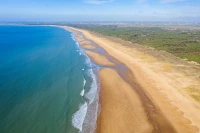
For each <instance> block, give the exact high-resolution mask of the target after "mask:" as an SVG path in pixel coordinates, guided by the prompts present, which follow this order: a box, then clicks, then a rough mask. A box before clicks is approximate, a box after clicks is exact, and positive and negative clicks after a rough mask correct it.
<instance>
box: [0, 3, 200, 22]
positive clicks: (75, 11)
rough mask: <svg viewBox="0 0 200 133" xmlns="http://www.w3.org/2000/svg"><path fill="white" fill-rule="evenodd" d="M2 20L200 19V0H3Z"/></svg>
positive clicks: (0, 18) (0, 6)
mask: <svg viewBox="0 0 200 133" xmlns="http://www.w3.org/2000/svg"><path fill="white" fill-rule="evenodd" d="M0 21H197V22H200V0H0Z"/></svg>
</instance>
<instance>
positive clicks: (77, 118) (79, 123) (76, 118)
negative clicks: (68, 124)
mask: <svg viewBox="0 0 200 133" xmlns="http://www.w3.org/2000/svg"><path fill="white" fill-rule="evenodd" d="M87 108H88V106H87V103H86V102H85V103H84V104H83V105H81V106H80V107H79V110H78V111H77V112H76V113H75V114H74V115H73V117H72V124H73V126H74V127H75V128H77V129H79V131H80V132H81V131H82V128H83V122H84V120H85V116H86V113H87Z"/></svg>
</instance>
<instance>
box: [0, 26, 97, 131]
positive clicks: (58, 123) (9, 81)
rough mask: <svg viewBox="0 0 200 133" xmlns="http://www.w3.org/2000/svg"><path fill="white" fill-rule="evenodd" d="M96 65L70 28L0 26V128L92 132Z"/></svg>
mask: <svg viewBox="0 0 200 133" xmlns="http://www.w3.org/2000/svg"><path fill="white" fill-rule="evenodd" d="M98 70H99V67H98V66H97V65H96V64H94V63H93V62H92V61H91V59H90V58H89V57H88V56H87V55H86V54H85V52H84V49H82V48H81V47H80V46H79V43H78V42H77V41H76V40H75V37H74V35H73V33H71V32H69V31H67V30H65V29H63V28H60V27H56V26H23V25H21V26H19V25H15V26H10V25H7V26H6V25H4V26H3V25H1V26H0V133H93V132H94V131H95V128H96V119H97V115H98V112H99V99H98V93H99V78H98V77H99V76H98Z"/></svg>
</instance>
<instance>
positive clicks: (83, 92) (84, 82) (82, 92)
mask: <svg viewBox="0 0 200 133" xmlns="http://www.w3.org/2000/svg"><path fill="white" fill-rule="evenodd" d="M85 84H86V80H85V79H84V81H83V90H82V91H81V93H80V95H81V96H84V94H85V89H84V88H85Z"/></svg>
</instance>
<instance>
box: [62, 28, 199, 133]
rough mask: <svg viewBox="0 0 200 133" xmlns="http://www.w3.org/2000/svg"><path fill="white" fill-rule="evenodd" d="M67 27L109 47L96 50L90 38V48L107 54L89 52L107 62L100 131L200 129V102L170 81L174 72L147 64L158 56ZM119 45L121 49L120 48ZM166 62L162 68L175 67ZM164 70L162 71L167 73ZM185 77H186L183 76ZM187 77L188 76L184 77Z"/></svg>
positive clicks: (101, 99)
mask: <svg viewBox="0 0 200 133" xmlns="http://www.w3.org/2000/svg"><path fill="white" fill-rule="evenodd" d="M63 28H67V30H71V31H72V32H73V33H75V36H76V40H77V41H79V43H80V45H81V47H84V46H82V45H84V44H86V42H85V43H81V41H83V40H87V39H88V40H92V41H93V42H95V43H96V44H98V45H99V46H101V47H102V48H103V49H104V50H106V51H109V53H106V52H105V51H103V52H101V51H95V49H94V44H89V43H88V42H87V45H93V46H90V47H88V46H87V50H88V51H90V52H96V53H98V52H99V53H100V54H101V55H103V56H104V57H102V56H100V55H98V54H88V56H90V57H91V58H92V59H93V61H94V62H95V63H97V64H99V65H102V66H103V68H102V69H101V70H100V72H99V75H100V80H101V82H100V84H101V90H100V104H101V112H100V115H99V117H98V120H97V132H98V133H101V132H104V133H106V132H109V133H112V132H145V133H146V132H152V131H153V132H160V131H161V132H198V131H199V130H198V128H199V127H200V118H199V117H198V113H199V110H198V107H199V104H197V103H195V101H194V100H192V99H191V98H190V97H189V96H187V95H185V93H184V92H178V91H179V90H176V87H177V86H170V85H171V84H170V85H169V84H168V83H167V82H166V81H169V79H168V78H169V77H170V76H171V75H168V76H169V77H166V76H164V77H162V76H163V75H161V73H159V74H160V75H156V74H155V72H154V71H152V68H149V67H148V66H147V63H149V64H151V63H152V64H153V63H154V62H157V60H156V61H155V59H154V58H153V57H151V56H149V55H144V54H143V53H141V52H140V51H137V49H135V50H132V49H131V50H130V49H128V48H125V47H123V46H122V45H120V44H117V42H114V41H111V40H109V39H105V38H102V37H100V36H97V35H95V34H92V33H90V32H88V31H85V30H80V29H75V28H69V27H63ZM77 31H78V32H81V33H82V34H83V35H84V38H83V37H81V36H80V35H77V34H76V32H77ZM108 44H110V45H108ZM96 47H97V46H96ZM119 48H121V49H120V50H119ZM127 49H128V50H127ZM130 51H131V54H130V53H129V52H130ZM86 54H87V52H86ZM131 55H137V56H138V57H139V56H141V58H139V59H140V60H139V59H138V58H137V57H136V58H133V56H132V57H131ZM105 57H106V58H107V59H108V60H109V61H110V62H109V61H108V60H106V59H105ZM113 57H115V58H117V60H116V59H114V58H113ZM105 60H106V61H105ZM144 61H146V62H144ZM113 63H114V64H115V65H116V66H115V67H113ZM145 63H146V64H145ZM120 65H121V66H120ZM162 65H164V66H163V68H162V69H164V70H163V71H164V72H165V73H166V72H168V71H171V69H172V68H171V66H170V65H171V64H167V63H166V62H165V64H162ZM104 67H105V68H104ZM126 69H127V70H128V74H127V73H125V71H126ZM144 69H145V70H144ZM121 71H122V72H121ZM159 71H161V70H159ZM164 72H163V73H162V74H165V73H164ZM129 73H131V74H129ZM172 76H173V75H172ZM179 76H181V75H179ZM159 79H160V80H159ZM181 79H183V78H182V77H181ZM184 80H187V79H185V78H184ZM169 82H170V81H169ZM188 82H189V81H188ZM175 84H176V82H175V83H172V85H175ZM179 86H180V85H179ZM172 87H174V88H172ZM183 94H184V95H183ZM184 98H185V99H184ZM186 98H187V99H186ZM180 100H183V101H180ZM184 106H185V107H184ZM186 117H187V118H186Z"/></svg>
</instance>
